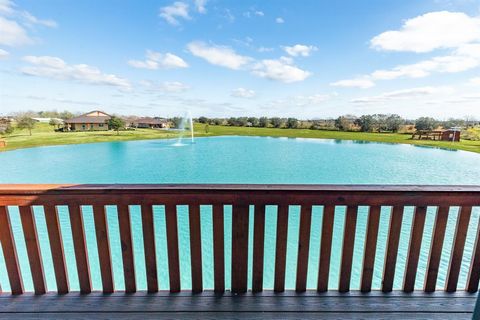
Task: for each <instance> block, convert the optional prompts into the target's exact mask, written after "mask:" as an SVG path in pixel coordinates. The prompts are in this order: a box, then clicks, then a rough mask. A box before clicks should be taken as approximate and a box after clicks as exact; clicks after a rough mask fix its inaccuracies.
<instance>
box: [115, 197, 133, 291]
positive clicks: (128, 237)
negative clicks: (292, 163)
mask: <svg viewBox="0 0 480 320" xmlns="http://www.w3.org/2000/svg"><path fill="white" fill-rule="evenodd" d="M117 213H118V226H119V229H120V245H121V250H122V261H123V277H124V281H125V292H126V293H133V292H136V291H137V286H136V283H135V262H134V256H133V241H132V225H131V221H130V210H129V207H128V205H118V206H117Z"/></svg>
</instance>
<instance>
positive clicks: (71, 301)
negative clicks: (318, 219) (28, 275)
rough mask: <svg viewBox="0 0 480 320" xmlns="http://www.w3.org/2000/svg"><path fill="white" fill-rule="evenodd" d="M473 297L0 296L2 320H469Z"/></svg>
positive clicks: (474, 296)
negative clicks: (297, 319)
mask: <svg viewBox="0 0 480 320" xmlns="http://www.w3.org/2000/svg"><path fill="white" fill-rule="evenodd" d="M475 300H476V294H466V293H459V294H400V293H392V294H379V293H377V292H372V293H368V294H362V293H358V292H350V293H347V294H340V293H336V294H332V293H330V294H313V293H311V292H307V293H306V294H292V293H290V292H286V294H275V293H271V292H264V293H263V294H252V293H247V294H243V295H231V294H230V293H228V292H227V293H226V294H224V295H218V294H213V293H212V292H210V291H206V292H205V293H202V294H193V295H192V294H171V295H169V294H164V293H154V294H145V293H143V292H139V293H135V294H120V293H114V294H111V295H102V294H101V293H93V294H89V295H80V294H77V293H70V294H67V295H56V294H46V295H43V296H35V295H29V294H25V295H20V296H13V295H7V294H3V295H0V318H1V319H63V318H68V319H84V318H89V319H110V318H116V319H131V318H141V319H158V318H162V317H164V318H170V319H172V318H180V319H194V318H198V317H200V314H199V313H201V318H202V319H214V318H229V319H247V318H248V319H252V318H253V319H256V318H258V319H260V318H262V319H294V318H302V319H314V318H316V319H318V318H322V319H375V318H378V319H379V318H388V319H418V318H422V319H470V318H471V312H472V311H473V307H474V304H475Z"/></svg>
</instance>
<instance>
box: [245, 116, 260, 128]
mask: <svg viewBox="0 0 480 320" xmlns="http://www.w3.org/2000/svg"><path fill="white" fill-rule="evenodd" d="M247 121H248V122H249V123H250V125H251V126H252V127H258V124H259V123H260V121H259V120H258V118H256V117H248V119H247Z"/></svg>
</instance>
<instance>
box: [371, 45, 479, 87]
mask: <svg viewBox="0 0 480 320" xmlns="http://www.w3.org/2000/svg"><path fill="white" fill-rule="evenodd" d="M478 66H480V44H467V45H463V46H461V47H459V48H458V49H456V50H455V51H454V52H453V53H451V54H450V55H446V56H438V57H433V58H431V59H428V60H423V61H420V62H417V63H414V64H409V65H400V66H397V67H394V68H392V69H389V70H377V71H375V72H373V73H372V74H371V76H372V77H373V78H374V79H379V80H391V79H397V78H423V77H427V76H429V75H430V74H431V73H433V72H440V73H456V72H462V71H466V70H469V69H473V68H476V67H478Z"/></svg>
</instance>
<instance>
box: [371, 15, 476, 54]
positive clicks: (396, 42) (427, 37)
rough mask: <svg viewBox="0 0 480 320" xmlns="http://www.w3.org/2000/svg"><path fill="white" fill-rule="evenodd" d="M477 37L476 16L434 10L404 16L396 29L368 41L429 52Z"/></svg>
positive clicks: (384, 46) (387, 47) (381, 47)
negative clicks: (417, 14) (405, 18)
mask: <svg viewBox="0 0 480 320" xmlns="http://www.w3.org/2000/svg"><path fill="white" fill-rule="evenodd" d="M478 40H480V18H478V17H470V16H468V15H466V14H465V13H462V12H449V11H438V12H429V13H426V14H424V15H421V16H418V17H415V18H412V19H408V20H406V21H405V23H404V24H403V26H402V28H401V29H400V30H398V31H386V32H383V33H381V34H379V35H378V36H376V37H374V38H373V39H372V40H371V41H370V43H371V46H372V47H373V48H375V49H378V50H390V51H411V52H429V51H432V50H434V49H441V48H456V47H459V46H461V45H463V44H466V43H470V42H474V41H478Z"/></svg>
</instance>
